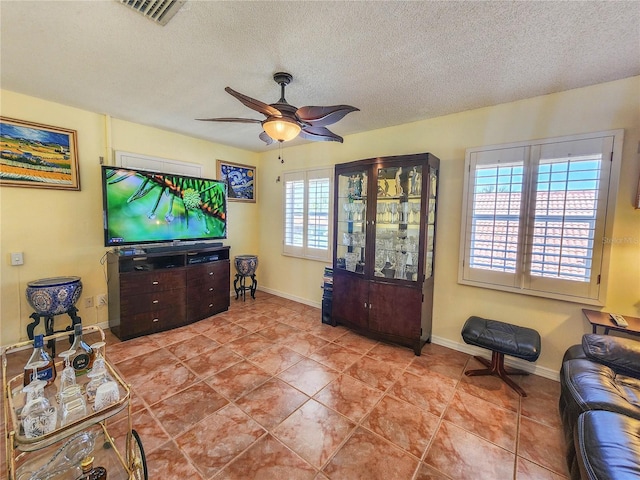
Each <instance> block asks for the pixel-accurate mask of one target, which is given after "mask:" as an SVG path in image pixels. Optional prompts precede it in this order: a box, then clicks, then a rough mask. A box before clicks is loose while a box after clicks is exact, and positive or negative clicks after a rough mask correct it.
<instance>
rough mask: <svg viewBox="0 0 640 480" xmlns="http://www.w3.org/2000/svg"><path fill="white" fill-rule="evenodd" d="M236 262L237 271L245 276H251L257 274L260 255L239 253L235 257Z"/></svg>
mask: <svg viewBox="0 0 640 480" xmlns="http://www.w3.org/2000/svg"><path fill="white" fill-rule="evenodd" d="M234 261H235V264H236V271H237V272H238V273H239V274H240V275H242V276H244V277H251V276H252V275H255V274H256V270H257V269H258V256H257V255H238V256H236V257H235V258H234Z"/></svg>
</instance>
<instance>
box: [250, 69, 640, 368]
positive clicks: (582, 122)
mask: <svg viewBox="0 0 640 480" xmlns="http://www.w3.org/2000/svg"><path fill="white" fill-rule="evenodd" d="M352 115H366V112H357V113H353V114H352ZM618 128H623V129H624V130H625V138H624V149H623V158H622V170H621V176H620V178H621V181H620V185H619V190H618V201H617V208H616V214H615V220H614V222H615V223H614V235H613V236H614V239H616V240H617V242H616V243H614V245H613V248H612V252H611V273H612V275H611V277H610V278H611V281H610V284H609V285H608V287H609V288H608V290H609V294H608V299H607V303H606V305H605V309H606V310H608V311H615V312H619V313H622V314H627V315H633V316H640V210H634V209H633V199H634V198H635V194H636V189H637V185H638V177H639V176H640V171H639V165H638V164H639V161H638V160H639V159H638V153H637V151H638V144H639V141H640V77H635V78H630V79H626V80H621V81H617V82H611V83H606V84H601V85H595V86H592V87H588V88H582V89H576V90H570V91H566V92H562V93H558V94H553V95H546V96H542V97H536V98H531V99H527V100H523V101H519V102H513V103H508V104H503V105H498V106H495V107H489V108H483V109H478V110H473V111H467V112H462V113H458V114H454V115H448V116H445V117H439V118H434V119H431V120H424V121H420V122H416V123H412V124H406V125H400V126H397V127H392V128H387V129H383V130H378V131H372V132H366V133H362V134H357V135H351V136H348V137H346V138H345V141H344V144H342V145H340V144H334V143H331V144H326V143H320V144H306V145H301V146H297V147H291V148H286V149H283V153H282V154H283V157H284V159H285V164H284V165H281V164H280V162H279V161H278V160H277V155H278V152H277V151H271V152H268V153H266V154H265V155H264V156H263V158H262V160H261V163H260V165H261V174H260V189H261V192H262V194H263V197H262V198H263V199H264V198H265V197H266V198H267V199H268V200H267V201H266V202H265V200H262V201H261V205H260V211H261V216H260V231H261V242H260V262H261V263H260V280H261V285H262V286H263V287H265V288H268V289H272V290H273V291H274V292H285V293H287V294H289V295H292V296H293V297H297V298H303V299H307V300H308V301H309V302H313V303H315V304H319V302H320V297H321V291H320V289H319V285H320V282H321V278H322V269H323V265H324V264H323V263H321V262H309V261H303V260H297V259H292V258H287V257H283V256H282V255H281V253H280V252H281V250H282V249H281V241H282V235H281V234H280V232H281V231H282V184H281V183H276V182H275V179H276V177H277V176H278V175H281V174H282V172H283V171H286V170H294V169H297V168H304V167H307V166H310V165H330V164H336V163H343V162H348V161H352V160H358V159H361V158H369V157H375V156H383V155H399V154H405V153H419V152H427V151H428V152H431V153H433V154H435V155H436V156H437V157H439V158H440V160H441V178H440V189H439V206H438V225H437V238H436V242H437V253H436V257H435V261H436V267H435V301H434V317H433V318H434V320H433V321H434V324H433V335H434V337H435V341H436V342H438V343H444V344H448V345H454V346H456V344H458V345H457V346H458V347H461V345H460V344H461V343H462V339H461V337H460V330H461V328H462V325H463V323H464V321H465V320H466V319H467V318H468V317H469V316H470V315H480V316H486V317H488V318H494V319H496V320H503V321H509V322H512V323H515V324H518V325H523V326H527V327H531V328H535V329H536V330H538V331H539V332H540V334H541V336H542V354H541V356H540V359H539V361H538V366H540V367H543V368H544V369H546V370H547V372H546V373H549V372H557V371H558V370H559V368H560V363H561V359H562V355H563V353H564V351H565V349H566V348H567V347H568V346H570V345H573V344H575V343H578V342H579V341H580V338H581V336H582V334H583V333H585V332H590V326H589V324H588V323H587V321H586V320H585V319H584V318H583V315H582V313H581V308H585V307H586V308H589V307H587V306H586V305H581V304H578V303H569V302H562V301H556V300H547V299H543V298H537V297H530V296H525V295H517V294H511V293H504V292H498V291H493V290H487V289H482V288H476V287H469V286H463V285H459V284H458V283H457V274H458V264H459V261H458V251H459V245H460V243H459V242H460V221H461V212H462V187H463V170H464V157H465V150H466V149H467V148H469V147H477V146H482V145H491V144H497V143H507V142H516V141H521V140H530V139H537V138H547V137H558V136H563V135H571V134H578V133H588V132H595V131H601V130H611V129H618ZM267 202H268V203H267ZM266 212H269V215H268V216H267V215H266ZM541 373H545V372H541Z"/></svg>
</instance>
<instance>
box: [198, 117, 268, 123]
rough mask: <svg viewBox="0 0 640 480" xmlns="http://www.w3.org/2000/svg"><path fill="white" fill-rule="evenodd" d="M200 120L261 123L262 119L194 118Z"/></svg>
mask: <svg viewBox="0 0 640 480" xmlns="http://www.w3.org/2000/svg"><path fill="white" fill-rule="evenodd" d="M196 120H200V121H201V122H235V123H262V120H254V119H253V118H196Z"/></svg>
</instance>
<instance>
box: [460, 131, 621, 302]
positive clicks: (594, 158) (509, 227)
mask: <svg viewBox="0 0 640 480" xmlns="http://www.w3.org/2000/svg"><path fill="white" fill-rule="evenodd" d="M621 149H622V131H615V132H601V133H596V134H590V135H580V136H573V137H564V138H560V139H548V140H542V141H538V142H531V143H524V142H523V143H519V144H511V145H505V146H493V147H485V148H478V149H470V150H468V151H467V160H466V172H465V174H466V178H465V185H466V189H465V199H464V206H463V224H462V237H461V238H462V242H461V252H460V256H461V267H460V270H459V276H458V278H459V281H460V283H464V284H469V285H475V286H484V287H488V288H498V289H503V290H508V291H514V292H520V293H527V294H531V295H539V296H547V297H551V298H560V299H566V300H573V301H581V302H584V303H594V304H597V303H600V302H602V301H603V299H604V293H605V288H604V287H605V286H606V284H604V282H603V279H604V278H606V266H607V259H608V246H607V245H604V242H603V239H604V237H605V230H606V229H609V230H610V229H611V221H612V219H613V208H614V205H615V201H614V200H615V193H616V192H615V190H616V186H617V178H618V172H619V168H620V161H621ZM607 219H609V220H608V221H607Z"/></svg>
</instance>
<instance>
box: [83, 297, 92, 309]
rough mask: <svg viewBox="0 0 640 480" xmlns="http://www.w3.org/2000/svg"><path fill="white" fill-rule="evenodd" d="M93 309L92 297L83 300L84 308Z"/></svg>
mask: <svg viewBox="0 0 640 480" xmlns="http://www.w3.org/2000/svg"><path fill="white" fill-rule="evenodd" d="M91 307H93V297H87V298H85V299H84V308H91Z"/></svg>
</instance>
